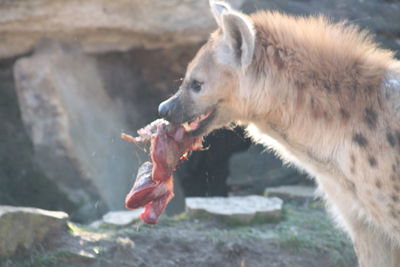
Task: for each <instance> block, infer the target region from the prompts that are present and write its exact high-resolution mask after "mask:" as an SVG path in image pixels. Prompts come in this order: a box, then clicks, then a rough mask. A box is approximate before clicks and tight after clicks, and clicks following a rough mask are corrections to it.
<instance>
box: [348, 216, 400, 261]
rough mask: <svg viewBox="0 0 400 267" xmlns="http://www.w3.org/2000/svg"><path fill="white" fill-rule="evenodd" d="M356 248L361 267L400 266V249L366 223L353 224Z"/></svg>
mask: <svg viewBox="0 0 400 267" xmlns="http://www.w3.org/2000/svg"><path fill="white" fill-rule="evenodd" d="M351 228H352V229H351V231H352V233H351V235H352V239H353V245H354V250H355V251H356V254H357V258H358V264H359V266H360V267H400V249H399V248H398V247H395V246H394V245H393V244H392V243H391V242H390V241H389V240H388V238H387V237H386V236H384V235H383V234H382V233H380V232H379V231H376V230H375V229H373V228H372V227H371V226H368V225H366V224H365V223H360V222H358V223H353V225H352V226H351Z"/></svg>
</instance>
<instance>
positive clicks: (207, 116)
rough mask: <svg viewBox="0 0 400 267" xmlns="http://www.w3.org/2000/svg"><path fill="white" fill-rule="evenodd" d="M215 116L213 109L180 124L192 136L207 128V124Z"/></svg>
mask: <svg viewBox="0 0 400 267" xmlns="http://www.w3.org/2000/svg"><path fill="white" fill-rule="evenodd" d="M214 117H215V109H212V110H210V111H207V112H206V113H203V114H202V115H200V116H198V117H196V118H194V119H193V120H190V121H188V122H185V123H183V124H182V126H183V127H184V128H185V130H186V132H188V134H190V135H192V136H198V135H201V133H203V132H204V130H205V129H206V128H207V125H208V124H209V123H210V122H211V121H212V120H213V119H214Z"/></svg>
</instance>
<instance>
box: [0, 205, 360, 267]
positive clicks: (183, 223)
mask: <svg viewBox="0 0 400 267" xmlns="http://www.w3.org/2000/svg"><path fill="white" fill-rule="evenodd" d="M68 227H69V229H67V230H66V231H65V232H63V233H58V234H56V235H53V236H52V237H51V240H49V241H47V242H46V243H43V244H40V245H38V246H36V247H35V248H34V250H33V251H30V252H29V253H28V252H26V251H25V252H23V251H22V252H20V253H19V255H18V256H17V257H15V258H12V259H8V260H7V261H5V262H3V263H2V266H41V267H42V266H140V267H145V266H152V267H153V266H154V267H157V266H160V267H161V266H162V267H168V266H199V267H200V266H207V267H208V266H240V267H244V266H251V267H253V266H279V267H284V266H285V267H286V266H287V267H289V266H296V267H302V266H304V267H314V266H315V267H321V266H324V267H329V266H346V267H349V266H356V260H355V256H354V252H353V249H352V247H351V244H350V241H349V240H348V238H347V237H346V236H345V234H344V233H343V232H341V231H340V230H338V229H336V228H335V227H334V226H333V225H332V223H331V220H330V219H329V218H328V216H327V215H326V212H325V210H324V208H323V205H322V204H321V203H320V202H310V203H305V204H304V203H302V204H300V203H294V202H291V203H287V204H285V208H284V216H283V219H282V221H281V222H279V223H257V224H252V225H234V224H230V223H229V222H228V223H227V222H220V221H217V220H215V219H213V218H190V217H189V216H188V215H187V214H181V215H178V216H176V217H172V218H167V217H164V218H163V219H162V220H160V222H159V223H158V224H157V225H155V226H147V225H143V224H141V223H137V224H134V225H130V226H128V227H123V228H101V229H94V228H91V227H88V226H85V225H77V224H73V223H69V225H68Z"/></svg>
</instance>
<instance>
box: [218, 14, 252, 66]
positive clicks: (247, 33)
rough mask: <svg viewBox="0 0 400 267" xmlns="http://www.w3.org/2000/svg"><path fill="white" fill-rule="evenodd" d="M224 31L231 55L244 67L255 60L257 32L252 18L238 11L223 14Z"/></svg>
mask: <svg viewBox="0 0 400 267" xmlns="http://www.w3.org/2000/svg"><path fill="white" fill-rule="evenodd" d="M221 28H222V32H223V36H224V40H225V42H226V43H227V45H228V47H229V50H230V55H231V56H233V58H234V61H235V62H236V63H239V64H240V65H241V67H242V68H245V67H247V66H248V65H250V63H251V62H252V60H253V55H254V44H255V39H256V32H255V30H254V25H253V23H252V21H251V20H250V18H249V17H248V16H247V15H245V14H242V13H239V12H236V11H229V12H224V13H223V14H222V25H221Z"/></svg>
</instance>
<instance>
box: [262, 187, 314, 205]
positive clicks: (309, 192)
mask: <svg viewBox="0 0 400 267" xmlns="http://www.w3.org/2000/svg"><path fill="white" fill-rule="evenodd" d="M314 192H315V187H312V186H304V185H286V186H278V187H269V188H266V189H265V192H264V195H265V196H267V197H279V198H281V199H283V200H298V201H299V200H300V201H304V200H311V199H314V198H315V194H314Z"/></svg>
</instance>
